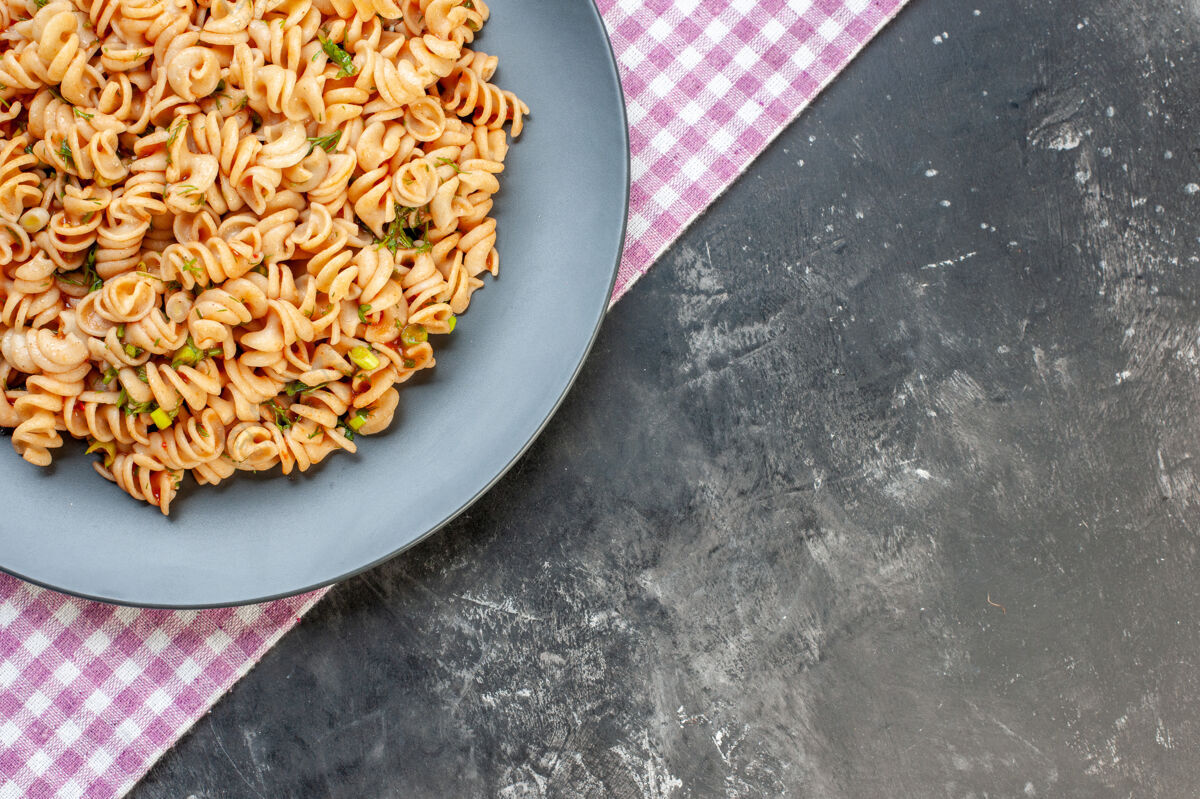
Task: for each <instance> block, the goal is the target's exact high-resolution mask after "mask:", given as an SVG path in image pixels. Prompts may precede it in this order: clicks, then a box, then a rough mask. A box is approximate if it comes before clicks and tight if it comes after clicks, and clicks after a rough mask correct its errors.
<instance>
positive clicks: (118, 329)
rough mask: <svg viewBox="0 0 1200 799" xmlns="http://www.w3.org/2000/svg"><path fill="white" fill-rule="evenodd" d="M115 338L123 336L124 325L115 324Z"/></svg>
mask: <svg viewBox="0 0 1200 799" xmlns="http://www.w3.org/2000/svg"><path fill="white" fill-rule="evenodd" d="M117 338H125V325H117Z"/></svg>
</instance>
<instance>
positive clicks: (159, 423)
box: [150, 408, 171, 430]
mask: <svg viewBox="0 0 1200 799" xmlns="http://www.w3.org/2000/svg"><path fill="white" fill-rule="evenodd" d="M150 421H152V422H154V426H155V427H157V428H158V429H159V430H166V429H167V428H168V427H170V426H171V417H170V416H169V415H167V412H166V411H164V410H163V409H162V408H155V409H154V410H152V411H150Z"/></svg>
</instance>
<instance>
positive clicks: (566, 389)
mask: <svg viewBox="0 0 1200 799" xmlns="http://www.w3.org/2000/svg"><path fill="white" fill-rule="evenodd" d="M586 2H587V5H588V6H589V8H590V10H591V13H592V15H593V17H594V18H595V21H596V23H597V25H598V26H599V29H600V31H601V32H602V33H603V38H604V46H605V49H606V50H607V52H608V61H607V64H606V66H607V68H608V69H609V71H610V74H611V77H612V78H613V82H614V83H615V84H616V87H617V99H618V101H619V102H618V106H619V110H618V115H617V116H618V121H619V122H620V131H621V133H620V139H621V144H622V147H621V149H622V154H623V158H622V161H621V169H622V171H623V173H624V180H623V181H622V183H623V187H624V196H623V199H622V202H623V209H624V212H623V213H622V215H621V227H620V232H619V235H618V239H617V256H616V259H615V260H614V262H613V265H612V274H611V275H610V277H609V280H608V289H607V291H606V293H605V294H604V301H603V304H602V306H601V308H600V311H599V313H598V314H597V316H596V321H595V323H594V325H593V326H592V331H591V334H590V335H589V336H588V340H587V343H586V345H585V346H584V348H583V353H582V356H581V357H580V359H579V362H578V363H577V364H576V365H575V368H574V369H573V370H572V372H571V375H570V377H569V378H568V379H567V381H566V383H565V384H564V385H563V388H562V391H560V392H559V394H558V396H557V397H556V398H555V400H554V403H553V405H552V406H551V408H550V411H549V412H548V413H547V414H546V416H545V418H544V419H542V421H541V422H540V423H539V424H538V425H537V427H536V428H535V429H534V431H533V432H532V434H530V436H529V438H528V439H527V440H526V441H525V442H524V443H523V444H522V445H521V446H520V448H519V449H518V450H517V451H516V453H514V454H513V456H512V457H511V458H510V459H509V460H508V461H507V462H506V463H505V464H504V466H503V467H502V468H501V469H500V471H498V472H497V473H496V475H495V476H494V477H492V478H491V479H490V480H489V481H488V482H487V483H486V484H484V485H483V486H482V487H481V488H480V489H479V490H478V491H477V492H475V493H474V494H472V495H471V496H470V497H469V498H468V499H467V500H466V501H464V502H463V503H462V504H461V505H460V506H459V507H457V508H456V509H454V510H453V511H451V512H449V513H448V514H447V515H446V516H445V518H443V519H442V520H441V521H439V522H438V523H437V524H435V525H433V526H432V527H430V528H429V529H428V530H426V531H425V532H423V533H421V534H420V535H418V536H417V537H415V538H413V539H412V540H411V541H407V542H405V543H404V544H402V545H400V546H399V547H397V548H395V549H393V550H391V551H390V552H388V553H387V554H385V555H383V556H382V557H379V558H376V559H375V560H373V561H371V562H369V563H366V564H364V565H362V566H358V567H355V568H353V569H350V570H349V571H346V572H344V573H342V574H339V575H337V576H335V577H333V578H331V579H328V580H321V581H319V582H316V583H313V584H310V585H306V586H304V587H301V588H297V589H295V590H291V589H289V590H286V591H281V592H276V593H272V594H266V595H263V596H259V597H250V598H246V599H238V600H236V601H233V602H224V603H220V604H209V603H202V602H200V603H197V602H188V603H171V602H134V601H131V600H126V599H120V598H115V597H111V596H103V595H100V594H93V593H89V592H87V591H81V590H75V589H71V588H67V587H65V586H59V585H54V584H53V583H51V582H48V581H45V580H39V579H36V578H34V577H29V576H26V575H24V574H22V573H21V572H20V571H17V570H14V569H10V568H8V567H6V566H4V565H3V564H0V572H3V573H4V574H8V575H10V576H12V577H15V578H17V579H18V580H22V581H24V582H27V583H30V584H32V585H36V586H39V587H40V588H44V589H48V590H51V591H56V592H58V593H60V594H66V595H68V596H73V597H78V598H79V599H85V600H88V601H91V602H102V603H104V604H107V605H115V606H120V607H133V608H146V609H155V610H210V609H215V608H236V607H243V606H246V605H258V604H264V603H267V602H276V601H279V600H282V599H289V598H291V597H297V596H301V595H303V594H308V593H312V592H314V591H317V590H320V589H322V588H328V587H330V586H333V585H336V584H338V583H341V582H344V581H346V580H349V579H350V578H352V577H356V576H358V575H360V574H362V573H363V572H366V571H369V570H371V569H373V568H375V567H376V566H379V565H381V564H383V563H386V562H387V561H389V560H392V559H393V558H395V557H398V556H399V555H400V554H402V553H404V552H406V551H407V550H409V549H412V548H413V547H415V546H417V545H418V544H420V543H422V542H424V541H426V540H428V539H429V538H430V537H431V536H433V535H435V534H436V533H438V532H439V531H441V530H442V529H443V528H444V527H445V526H446V525H448V524H450V522H452V521H454V520H455V519H457V518H458V517H459V516H461V515H462V514H463V512H464V511H466V510H467V509H468V508H470V507H471V506H472V505H474V504H475V503H476V502H478V501H479V499H480V498H482V497H483V495H484V494H487V493H488V492H489V491H491V490H492V488H494V487H495V485H496V484H497V483H499V482H500V480H501V479H503V478H504V476H505V475H507V474H508V473H509V471H511V470H512V468H513V466H515V465H516V464H517V461H519V460H521V458H522V457H523V456H524V455H525V453H526V452H528V451H529V448H530V447H531V446H533V442H535V441H537V439H538V438H539V437H540V436H541V434H542V433H543V432H544V431H545V429H546V426H547V425H549V424H550V421H551V420H552V419H553V418H554V417H555V415H556V414H557V413H558V411H559V409H560V408H561V407H562V404H563V402H564V401H565V400H566V398H567V394H569V393H570V391H571V389H572V388H573V387H574V386H575V382H576V381H577V380H578V379H579V375H580V373H581V372H582V371H583V367H584V365H585V364H586V363H587V360H588V357H589V356H590V355H591V352H592V349H593V347H595V344H596V339H597V338H599V335H600V328H601V326H602V325H603V324H604V320H605V318H606V317H607V316H608V311H609V309H610V308H611V307H612V304H611V300H612V292H613V289H614V288H615V287H616V283H617V275H618V273H619V270H620V268H621V260H622V257H623V255H624V253H625V242H626V237H627V234H628V231H629V202H630V197H631V191H632V153H631V150H630V136H629V116H628V111H627V106H626V100H625V87H624V85H623V84H622V82H621V70H620V66H619V62H618V60H617V54H616V50H615V49H614V48H613V42H612V36H611V35H610V34H609V31H608V26H607V25H606V24H605V22H604V16H603V14H602V13H601V12H600V7H599V5H598V4H597V0H586Z"/></svg>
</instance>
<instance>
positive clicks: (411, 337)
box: [400, 325, 429, 347]
mask: <svg viewBox="0 0 1200 799" xmlns="http://www.w3.org/2000/svg"><path fill="white" fill-rule="evenodd" d="M400 340H401V341H403V342H404V344H405V346H408V347H411V346H413V345H414V344H420V343H422V342H424V341H428V340H429V333H428V332H426V330H425V326H424V325H405V326H404V329H403V330H401V331H400Z"/></svg>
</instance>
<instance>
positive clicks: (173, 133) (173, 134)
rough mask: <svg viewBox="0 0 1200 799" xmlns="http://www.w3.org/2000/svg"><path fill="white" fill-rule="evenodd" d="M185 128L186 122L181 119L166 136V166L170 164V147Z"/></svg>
mask: <svg viewBox="0 0 1200 799" xmlns="http://www.w3.org/2000/svg"><path fill="white" fill-rule="evenodd" d="M185 127H187V120H185V119H181V120H179V124H178V125H176V126H175V127H173V128H171V133H170V135H168V136H167V145H166V146H167V164H170V163H171V146H172V145H173V144H175V140H176V139H177V138H179V134H180V133H182V132H183V129H184V128H185Z"/></svg>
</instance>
